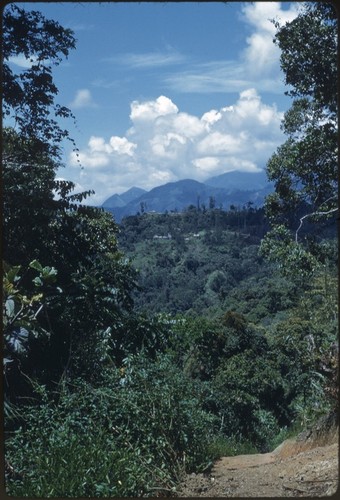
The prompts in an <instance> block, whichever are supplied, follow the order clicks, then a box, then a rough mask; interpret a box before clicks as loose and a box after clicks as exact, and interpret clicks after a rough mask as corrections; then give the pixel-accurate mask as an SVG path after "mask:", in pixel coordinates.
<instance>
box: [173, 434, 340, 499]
mask: <svg viewBox="0 0 340 500" xmlns="http://www.w3.org/2000/svg"><path fill="white" fill-rule="evenodd" d="M338 451H339V445H338V434H337V432H333V433H332V435H329V434H328V435H327V436H326V437H325V436H324V437H323V439H321V440H320V439H303V440H301V439H300V440H299V438H297V439H290V440H287V441H284V442H283V443H282V444H281V445H280V446H279V447H278V448H276V449H275V450H274V451H273V452H271V453H264V454H258V455H239V456H235V457H223V458H221V459H220V460H218V461H217V462H216V463H215V464H214V466H213V468H212V469H211V471H210V472H209V473H207V474H188V475H187V476H186V477H185V479H184V480H183V483H182V484H181V486H180V489H179V491H178V496H180V497H210V498H211V497H213V498H214V497H247V498H249V497H320V496H321V497H323V496H331V495H336V496H335V498H339V497H340V491H337V490H338V480H339V468H338Z"/></svg>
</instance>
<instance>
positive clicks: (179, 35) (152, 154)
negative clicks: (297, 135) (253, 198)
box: [12, 2, 299, 204]
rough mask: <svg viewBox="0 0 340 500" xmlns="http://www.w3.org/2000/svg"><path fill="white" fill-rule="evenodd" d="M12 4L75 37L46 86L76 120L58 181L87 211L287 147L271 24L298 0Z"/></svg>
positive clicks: (256, 164)
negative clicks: (87, 198)
mask: <svg viewBox="0 0 340 500" xmlns="http://www.w3.org/2000/svg"><path fill="white" fill-rule="evenodd" d="M18 4H19V3H18ZM19 5H20V6H23V5H24V6H25V9H27V10H30V9H32V10H33V9H34V10H39V11H40V12H42V13H43V14H44V15H45V17H47V18H51V19H54V20H56V21H58V22H59V23H60V24H61V25H62V26H64V27H67V28H72V29H73V30H74V33H75V37H76V39H77V47H76V49H75V50H74V51H72V53H71V54H70V56H69V58H68V60H66V61H64V62H63V63H62V64H61V65H60V66H59V67H57V68H55V69H54V77H55V81H56V84H57V86H58V88H59V94H58V102H59V103H60V104H63V105H67V106H69V107H70V108H71V109H72V111H73V112H74V114H75V115H76V118H77V127H76V128H75V127H74V126H73V124H72V122H71V121H70V122H69V124H68V127H69V130H70V133H71V135H72V136H73V137H74V138H75V140H76V143H77V146H78V148H79V150H80V159H81V163H82V166H83V168H80V167H79V164H78V163H77V162H76V161H75V156H74V153H72V150H71V149H70V146H69V145H68V144H65V153H64V162H65V167H64V168H62V169H60V171H59V172H58V175H59V177H61V178H65V179H68V180H72V181H74V182H75V183H76V186H77V190H82V189H84V190H86V189H94V190H95V192H96V194H95V195H94V196H93V197H92V200H91V202H90V203H91V204H101V203H102V202H103V201H104V200H105V199H106V198H107V197H108V196H110V195H112V194H114V193H121V192H123V191H126V190H127V189H129V188H130V187H132V186H139V187H142V188H144V189H147V190H149V189H151V188H153V187H155V186H157V185H160V184H164V183H165V182H171V181H176V180H179V179H183V178H192V179H196V180H198V181H204V180H205V179H207V178H208V177H211V176H213V175H219V174H221V173H223V172H226V171H228V170H245V171H251V170H253V171H254V170H258V169H261V168H264V167H265V165H266V162H267V160H268V159H269V157H270V156H271V154H272V153H273V152H274V151H275V150H276V148H277V146H279V145H280V144H281V143H282V142H283V141H284V136H283V134H282V131H281V130H280V122H281V120H282V117H283V112H284V111H286V110H287V109H288V108H289V107H290V104H291V101H290V99H289V98H288V97H286V96H284V92H285V90H287V89H286V88H285V86H284V84H283V78H284V76H283V74H282V72H281V71H280V66H279V56H280V52H279V49H278V48H277V47H276V46H275V45H274V44H273V42H272V39H273V35H274V34H275V28H274V26H273V24H272V23H271V22H270V19H278V20H280V22H281V23H282V24H283V23H285V22H286V21H290V20H292V19H293V18H294V17H295V16H296V14H297V10H298V6H299V3H298V2H292V3H281V2H254V3H250V2H229V3H226V4H225V3H222V2H168V3H158V2H155V3H148V2H140V3H134V2H121V3H116V2H113V3H94V2H93V3H86V2H85V3H57V2H56V3H53V2H52V3H34V4H30V3H25V4H19ZM12 64H13V65H15V66H16V70H18V68H20V67H21V68H23V66H25V64H27V63H26V62H25V61H23V60H18V59H16V60H13V61H12Z"/></svg>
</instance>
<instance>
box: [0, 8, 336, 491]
mask: <svg viewBox="0 0 340 500" xmlns="http://www.w3.org/2000/svg"><path fill="white" fill-rule="evenodd" d="M310 26H312V29H313V33H314V38H312V39H309V38H305V37H303V39H304V40H305V39H306V40H307V42H306V44H304V45H303V50H302V51H301V43H300V40H301V36H302V35H303V34H304V33H305V30H306V29H307V31H308V30H309V29H310ZM3 27H4V30H3V60H4V64H3V106H4V115H5V117H6V120H7V121H6V122H5V126H4V128H3V137H2V139H3V180H4V190H3V201H4V207H3V259H4V262H3V329H4V378H3V387H4V414H5V429H4V438H5V486H6V491H7V493H8V494H9V495H11V496H28V497H42V498H46V497H71V496H72V497H115V496H117V497H122V496H131V497H139V496H148V497H150V496H175V495H176V488H177V485H178V483H179V481H180V479H181V477H182V476H183V474H184V473H185V472H200V471H204V470H207V469H208V468H209V467H210V466H211V464H212V462H213V461H214V460H215V459H217V458H218V457H221V456H228V455H235V454H241V453H250V452H256V451H258V452H263V451H268V450H271V449H273V448H274V447H275V446H276V445H278V444H279V443H280V442H281V441H282V440H283V439H285V437H287V436H288V435H289V434H292V433H293V434H294V433H297V432H298V431H300V430H302V429H305V428H307V427H308V426H309V425H311V424H312V423H313V422H315V421H316V419H317V418H318V417H319V416H321V415H327V414H330V413H334V412H337V411H338V393H337V388H338V384H337V376H338V343H337V326H338V309H337V241H336V228H335V220H336V217H337V102H336V83H335V82H336V49H337V45H336V35H335V34H336V29H337V27H336V15H335V12H334V10H333V9H332V7H331V6H330V5H328V4H321V3H316V4H314V3H313V4H310V3H309V4H307V5H305V6H304V8H303V9H302V10H301V13H300V14H299V16H297V17H296V19H295V20H294V21H293V22H291V23H287V24H286V25H284V26H281V27H280V26H279V25H277V26H276V29H277V34H276V38H275V43H276V44H277V45H278V46H279V47H280V49H281V51H282V57H281V66H282V68H283V71H284V73H285V75H286V84H287V85H289V86H290V87H289V88H290V89H291V90H290V93H291V95H292V96H293V97H294V99H293V105H292V108H291V109H290V110H289V111H288V112H287V113H286V115H285V118H284V120H283V129H284V131H285V133H286V135H287V142H286V143H284V144H283V145H282V146H281V147H280V148H279V150H278V151H277V152H276V153H275V154H274V155H273V157H272V158H270V159H268V166H267V171H268V177H269V179H270V181H271V182H273V185H274V188H275V191H274V192H273V193H272V195H270V196H269V197H268V198H267V201H266V203H265V206H264V207H263V208H254V207H253V206H252V204H251V203H249V204H247V203H246V204H245V205H244V206H242V208H239V207H236V206H233V207H230V209H228V210H227V211H226V210H221V209H220V208H216V207H215V206H213V204H212V205H211V206H210V207H205V208H203V207H200V208H199V207H197V206H189V207H187V208H186V209H185V210H184V211H183V213H177V214H176V213H164V214H142V215H139V216H138V215H137V216H131V217H127V218H125V219H124V220H123V221H122V223H121V224H120V226H118V225H117V224H116V222H115V221H114V219H113V218H112V216H111V215H110V214H109V213H106V212H104V211H103V210H101V209H98V208H94V207H89V206H87V205H86V199H87V197H88V196H90V195H91V192H82V193H79V194H75V185H74V183H72V182H69V181H67V180H61V179H60V178H58V177H57V175H56V172H57V169H58V168H59V166H60V164H61V158H62V145H63V141H64V140H70V141H71V143H72V144H73V142H74V141H73V140H72V137H71V136H70V133H69V131H68V128H63V127H62V126H61V123H62V120H64V119H66V121H67V119H68V120H70V119H71V120H72V119H74V117H73V114H72V113H71V111H70V110H69V109H68V108H66V107H64V106H62V105H60V104H59V103H57V102H56V97H57V95H58V88H57V87H56V85H55V83H54V80H53V71H52V70H53V67H54V66H55V65H58V64H60V63H61V61H63V60H64V58H66V57H67V56H68V54H69V52H70V51H71V50H73V49H75V46H76V41H75V38H74V34H73V33H72V31H71V30H69V29H64V28H63V27H62V26H60V25H59V24H58V23H57V22H55V21H53V20H47V19H45V18H44V16H42V14H40V13H39V12H36V11H32V12H27V11H26V10H23V9H21V8H19V7H18V6H16V5H14V4H11V5H10V6H9V7H8V8H7V9H6V10H5V12H4V16H3ZM41 33H43V34H44V36H43V37H41ZM20 55H23V56H25V57H26V58H28V57H30V58H31V63H32V64H31V65H30V67H29V68H27V67H25V68H22V70H21V71H20V72H18V73H14V72H13V71H12V70H11V67H10V64H9V61H10V59H11V58H12V57H14V56H20ZM74 147H75V152H76V151H77V149H76V146H75V145H74Z"/></svg>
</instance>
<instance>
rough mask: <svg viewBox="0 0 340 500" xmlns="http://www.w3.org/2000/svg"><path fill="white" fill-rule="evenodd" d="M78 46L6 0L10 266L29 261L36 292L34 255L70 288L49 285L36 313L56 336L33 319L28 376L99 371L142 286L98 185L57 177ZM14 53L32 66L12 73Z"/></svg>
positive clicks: (27, 273)
mask: <svg viewBox="0 0 340 500" xmlns="http://www.w3.org/2000/svg"><path fill="white" fill-rule="evenodd" d="M74 47H75V39H74V36H73V33H72V32H71V30H68V29H65V28H63V27H61V26H60V25H59V24H58V23H57V22H55V21H53V20H47V19H45V18H44V16H42V14H41V13H39V12H35V11H32V12H28V11H26V10H25V9H22V8H19V7H18V6H16V5H9V6H7V7H6V9H5V11H4V17H3V61H4V62H3V89H4V93H3V109H4V114H5V119H6V124H8V125H9V126H8V127H5V128H4V129H3V145H4V148H3V179H4V190H3V195H4V211H3V243H4V244H3V256H4V259H5V261H6V262H7V264H8V265H9V266H10V269H11V268H12V269H14V270H18V269H19V268H20V269H21V270H20V273H21V272H22V275H21V274H20V273H19V271H18V273H17V275H18V276H19V275H20V287H19V291H20V295H22V296H23V297H26V296H27V297H30V296H32V294H33V293H34V290H35V288H36V281H34V280H33V279H32V278H33V276H32V272H33V271H32V266H31V265H30V264H32V261H33V262H36V264H35V267H34V269H40V268H41V269H42V270H44V269H51V266H53V267H52V269H54V270H55V276H56V279H57V282H56V288H57V287H58V289H59V290H61V291H62V293H54V292H53V296H51V293H52V292H51V291H49V295H48V300H46V301H45V302H44V303H43V304H42V306H43V307H42V308H40V305H39V308H38V310H39V314H37V316H36V317H35V316H34V320H36V321H37V322H38V323H39V324H38V326H37V328H38V327H41V328H42V329H43V330H44V331H48V332H49V338H48V342H47V340H46V337H45V340H44V339H41V337H39V338H34V335H33V327H34V328H36V325H35V324H34V325H33V323H32V322H31V325H32V328H29V325H26V326H25V328H26V329H27V331H28V334H27V335H28V336H27V351H26V353H27V355H26V357H25V360H24V359H23V360H22V364H21V367H22V369H23V371H24V372H25V373H26V374H28V375H34V376H36V377H37V378H38V379H39V378H40V380H41V379H43V380H44V381H45V382H47V383H48V382H50V381H51V380H52V379H53V380H54V381H55V380H58V377H60V375H61V374H62V373H70V370H71V369H72V368H73V369H74V371H75V369H77V373H78V374H79V373H84V372H85V371H86V372H90V373H91V374H93V373H99V370H98V367H99V366H100V365H101V363H105V360H107V356H109V352H110V353H111V355H112V352H113V350H114V345H115V343H117V342H116V341H117V336H118V335H120V336H123V335H124V321H125V317H126V316H127V315H128V312H129V311H130V310H131V308H132V301H131V299H130V292H131V289H132V288H133V287H134V276H133V272H132V269H131V268H130V265H129V263H127V262H125V260H124V259H123V256H122V255H121V254H120V252H118V248H117V238H116V235H117V226H116V224H115V222H114V220H113V219H112V217H111V216H110V215H109V214H106V213H104V212H103V211H102V210H100V209H97V208H94V207H86V206H84V205H82V204H81V203H80V202H81V201H83V200H84V199H85V198H86V197H87V196H88V195H89V194H91V192H90V191H88V192H83V193H80V194H74V193H73V191H74V184H73V183H72V182H69V181H59V180H57V179H56V171H57V169H58V168H59V167H60V166H61V161H60V159H61V154H62V146H63V140H64V139H71V138H70V135H69V132H68V130H67V129H63V128H62V127H61V125H60V123H61V118H70V117H71V118H72V116H73V115H72V113H71V111H70V110H69V109H68V108H66V107H64V106H60V105H59V104H57V103H56V102H55V98H56V96H57V94H58V89H57V87H56V85H55V83H54V81H53V77H52V68H53V66H54V65H57V64H59V63H60V61H61V60H62V59H63V57H67V56H68V54H69V51H70V50H71V49H73V48H74ZM13 57H14V58H15V57H20V58H25V59H26V61H27V65H28V68H26V69H23V71H22V72H20V73H19V74H14V73H13V71H12V69H11V65H10V61H11V58H13ZM71 140H72V139H71ZM6 268H7V265H6ZM9 272H10V275H13V272H14V271H11V270H10V271H9ZM16 285H18V283H16ZM39 286H40V285H39ZM18 293H19V292H18ZM7 295H8V294H7ZM4 299H6V294H4ZM8 300H9V299H6V301H7V302H8ZM10 300H12V299H10ZM9 304H12V302H9ZM8 307H9V306H8ZM17 308H19V310H20V304H19V305H18V306H17ZM12 309H13V308H12ZM14 312H15V315H14V317H15V316H16V311H14ZM34 314H35V313H34ZM20 326H22V325H17V324H16V323H15V321H12V319H11V320H10V322H9V326H8V328H7V330H8V331H7V333H6V335H7V337H8V345H12V344H13V342H15V341H16V344H18V341H17V334H16V330H15V328H19V327H20ZM29 330H30V331H29ZM15 334H16V336H15ZM25 338H26V337H25ZM12 375H13V372H12ZM14 375H15V374H14ZM16 375H18V373H17V374H16ZM16 375H15V376H14V378H13V377H12V379H11V369H10V367H9V369H8V373H7V379H8V381H9V384H10V383H11V384H12V386H13V385H14V386H15V389H16V390H21V389H20V387H21V385H22V383H23V381H22V380H20V381H19V382H18V380H17V379H16ZM19 375H20V374H19ZM16 390H15V391H14V393H15V392H16Z"/></svg>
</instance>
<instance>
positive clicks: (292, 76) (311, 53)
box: [263, 2, 338, 264]
mask: <svg viewBox="0 0 340 500" xmlns="http://www.w3.org/2000/svg"><path fill="white" fill-rule="evenodd" d="M276 28H277V33H276V36H275V39H274V41H275V43H276V44H277V45H278V46H279V48H280V49H281V68H282V70H283V72H284V75H285V82H286V84H287V86H288V90H287V92H286V94H287V95H289V96H291V97H292V98H293V102H292V106H291V108H290V109H289V110H288V111H287V112H286V113H285V116H284V120H283V123H282V128H283V131H284V132H285V134H286V135H287V140H286V142H285V143H284V144H283V145H282V146H280V147H279V148H278V150H277V151H276V153H274V154H273V156H272V157H271V158H270V160H269V162H268V164H267V172H268V177H269V179H270V180H271V181H273V182H274V185H275V192H274V193H273V194H271V195H269V196H268V198H267V201H266V213H267V216H268V218H269V220H270V221H271V224H272V227H273V231H272V232H271V233H269V235H268V236H267V237H266V238H265V245H264V247H263V248H264V250H265V252H267V253H268V251H269V253H270V252H271V251H272V250H273V251H272V255H275V251H274V250H275V245H276V243H275V242H278V245H279V246H280V245H281V246H282V244H284V243H283V241H284V240H285V239H287V238H288V239H290V236H289V235H291V237H292V239H293V240H295V242H296V243H300V242H303V241H304V243H307V240H308V238H306V234H308V230H305V228H307V227H308V224H310V223H316V224H318V225H319V226H320V228H322V224H323V221H325V220H327V219H329V218H331V217H333V219H334V215H335V213H336V211H337V189H338V176H337V174H338V169H337V168H338V166H337V153H338V151H337V16H336V12H335V9H334V7H333V6H332V5H330V4H326V3H323V2H308V3H306V4H303V8H302V9H301V10H300V13H299V15H298V16H297V17H296V18H295V19H294V20H293V21H291V22H289V23H287V24H285V25H283V26H280V25H279V24H278V23H277V24H276ZM304 230H305V231H304ZM314 240H315V238H314ZM320 240H321V238H320V239H319V241H318V242H317V243H320ZM273 245H274V246H273ZM307 247H308V248H307ZM307 247H306V248H307V250H308V252H309V254H313V253H314V255H315V256H316V253H318V252H319V251H320V246H319V247H318V249H317V247H316V246H315V245H314V250H313V249H312V247H311V245H309V246H308V245H307ZM291 249H292V251H293V252H295V255H297V254H298V253H299V254H300V255H304V256H305V257H306V255H305V254H304V250H303V249H302V248H300V249H299V250H297V249H296V247H295V246H294V245H292V246H291ZM316 250H317V251H316ZM301 263H302V262H300V264H301Z"/></svg>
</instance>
